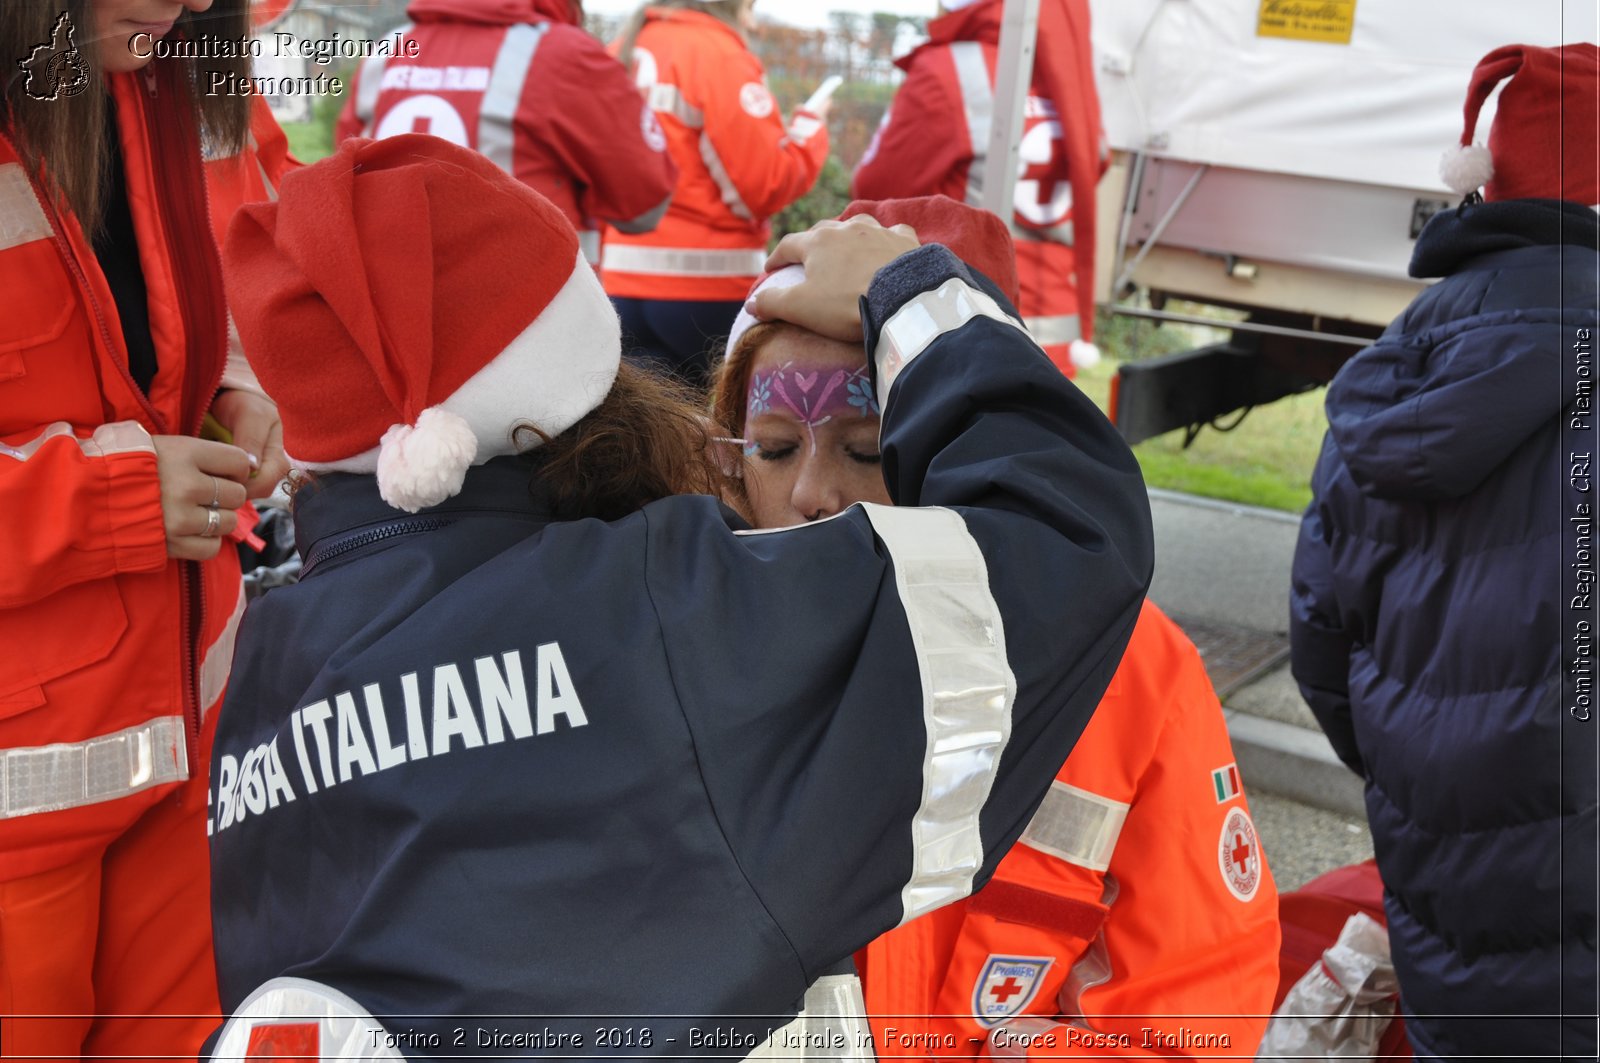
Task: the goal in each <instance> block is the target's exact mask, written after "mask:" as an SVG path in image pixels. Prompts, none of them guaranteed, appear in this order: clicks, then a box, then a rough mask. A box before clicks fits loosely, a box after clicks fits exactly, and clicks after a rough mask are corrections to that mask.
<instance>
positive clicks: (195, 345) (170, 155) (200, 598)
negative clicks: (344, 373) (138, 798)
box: [143, 69, 228, 772]
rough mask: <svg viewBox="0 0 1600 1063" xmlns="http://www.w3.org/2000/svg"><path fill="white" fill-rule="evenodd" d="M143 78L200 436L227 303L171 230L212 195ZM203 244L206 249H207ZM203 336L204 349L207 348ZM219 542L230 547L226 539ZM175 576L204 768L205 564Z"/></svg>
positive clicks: (185, 231)
mask: <svg viewBox="0 0 1600 1063" xmlns="http://www.w3.org/2000/svg"><path fill="white" fill-rule="evenodd" d="M144 81H145V89H146V91H145V93H144V96H143V104H144V116H145V127H146V129H147V130H149V135H150V139H151V142H152V146H153V148H154V151H153V156H154V158H155V159H156V160H161V161H163V162H166V163H167V166H168V169H167V170H166V171H165V172H164V173H163V174H162V176H163V177H165V178H167V180H165V181H161V180H158V181H157V182H156V189H157V192H158V194H159V195H160V196H161V198H162V200H163V201H164V202H165V204H166V206H167V209H166V210H163V211H162V212H161V217H162V220H163V226H162V228H163V230H164V232H165V235H166V241H167V257H168V261H170V262H171V263H172V266H173V278H174V280H175V281H176V282H177V295H178V307H179V313H180V315H181V316H182V318H183V322H184V335H185V339H186V342H187V347H188V349H187V351H186V352H185V355H186V357H185V368H186V369H188V370H190V371H194V372H198V371H199V370H200V368H201V367H202V366H204V365H205V364H206V362H205V358H206V356H208V355H209V356H210V358H211V360H212V362H213V370H212V372H211V373H210V375H209V377H208V379H207V386H205V387H204V388H203V389H202V390H200V391H199V392H197V393H195V397H196V400H197V401H195V402H194V405H193V406H192V407H187V405H186V409H185V412H186V413H188V414H190V420H189V421H188V422H187V423H186V424H185V425H184V426H183V427H184V431H185V434H187V435H191V436H197V435H199V434H200V426H201V423H202V422H203V421H204V419H205V414H206V410H208V409H209V408H210V406H211V400H212V399H213V398H215V396H216V393H217V390H218V388H220V387H221V385H222V377H223V374H224V373H225V372H226V371H227V318H226V311H225V310H223V311H222V312H221V313H220V314H218V310H219V309H220V308H221V306H222V303H221V299H222V295H221V293H220V292H219V291H218V289H217V284H216V282H217V277H216V274H215V272H213V271H212V270H208V269H205V268H203V267H201V266H200V263H201V261H202V260H204V259H206V258H213V259H214V257H215V251H214V250H213V249H211V248H209V247H202V246H198V245H197V240H196V236H195V231H196V230H195V227H194V225H186V226H183V228H182V236H183V238H184V239H185V242H186V245H187V246H180V245H179V238H178V236H177V235H176V234H177V233H178V226H179V225H181V224H182V219H183V218H184V216H185V211H186V210H192V209H193V207H194V205H195V204H196V202H198V204H199V206H200V214H199V217H198V219H197V220H196V224H199V225H205V226H209V225H210V217H211V215H210V202H209V197H208V194H207V191H206V188H205V174H204V172H203V170H202V169H201V167H202V166H203V163H202V162H200V161H199V152H200V146H199V143H198V137H199V131H198V129H197V128H195V127H193V126H191V124H190V123H188V122H183V121H172V120H168V121H163V120H162V117H161V116H160V115H158V114H157V113H156V101H157V99H158V92H159V88H158V82H157V74H156V71H155V70H154V69H147V70H146V71H145V78H144ZM191 130H192V131H193V132H194V134H195V136H196V140H197V142H196V143H195V144H192V145H191V144H188V143H186V142H185V134H187V133H189V132H190V131H191ZM191 152H192V153H193V154H192V155H191ZM179 160H181V161H179ZM196 178H198V179H199V191H198V194H197V193H196V188H195V184H196ZM174 192H176V193H177V194H174ZM201 237H202V238H203V239H205V240H206V241H210V240H211V234H210V232H209V230H207V231H205V232H203V233H202V234H201ZM208 250H209V251H210V252H211V253H210V254H209V255H208V254H207V251H208ZM213 264H215V263H213ZM208 313H209V314H213V315H217V318H218V319H219V320H218V319H214V320H212V321H211V322H210V323H209V324H210V327H209V328H206V321H205V316H204V315H206V314H208ZM219 324H220V326H221V328H220V329H219V328H218V325H219ZM202 330H204V331H202ZM208 341H209V343H210V349H209V350H207V344H208ZM218 344H220V345H221V346H220V355H221V356H220V357H218V353H219V352H218V347H217V345H218ZM189 397H190V394H189V392H188V390H187V389H185V391H184V398H185V400H186V402H187V400H188V399H189ZM223 548H224V549H227V548H228V547H227V545H226V544H224V546H223ZM179 582H180V584H181V586H182V590H183V598H182V611H181V619H182V621H183V629H184V631H186V632H187V633H188V636H189V637H188V638H187V639H186V640H185V643H184V669H183V679H184V708H185V714H186V716H187V720H188V727H187V728H186V731H187V737H188V745H189V762H190V764H191V766H192V767H191V769H190V770H191V771H193V772H198V771H204V770H207V769H206V768H205V767H204V766H202V765H200V764H199V758H200V716H201V713H202V712H203V711H204V709H205V706H204V705H201V704H200V664H201V641H202V639H203V638H204V637H205V623H206V596H205V584H204V571H203V569H202V568H201V566H200V564H199V563H198V562H194V561H185V562H182V564H181V566H180V568H179Z"/></svg>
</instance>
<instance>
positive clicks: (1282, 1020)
mask: <svg viewBox="0 0 1600 1063" xmlns="http://www.w3.org/2000/svg"><path fill="white" fill-rule="evenodd" d="M1399 989H1400V983H1399V981H1398V980H1397V979H1396V977H1395V973H1394V964H1393V963H1392V962H1391V961H1390V959H1389V932H1388V931H1387V930H1385V929H1384V927H1383V926H1382V925H1381V924H1379V923H1378V922H1377V921H1376V920H1374V919H1373V918H1372V917H1371V916H1368V915H1365V914H1363V913H1357V914H1355V915H1352V916H1351V917H1350V918H1349V920H1347V921H1346V922H1345V924H1344V929H1343V930H1341V931H1339V940H1338V941H1337V942H1335V943H1334V945H1333V947H1332V948H1330V949H1328V950H1327V951H1326V952H1324V953H1323V954H1322V961H1321V962H1320V963H1315V964H1312V966H1311V969H1310V970H1308V971H1307V972H1306V973H1305V975H1304V976H1302V977H1301V979H1300V981H1298V982H1296V983H1295V984H1294V987H1293V988H1292V989H1290V990H1289V995H1288V996H1286V997H1284V998H1283V1004H1282V1005H1280V1006H1279V1008H1278V1012H1277V1014H1276V1015H1274V1016H1273V1017H1272V1021H1271V1022H1270V1023H1268V1024H1267V1035H1266V1037H1265V1038H1264V1039H1263V1040H1262V1042H1261V1048H1260V1049H1259V1050H1258V1051H1257V1054H1256V1063H1280V1061H1282V1063H1288V1061H1290V1060H1303V1059H1308V1058H1309V1059H1349V1058H1352V1057H1369V1058H1370V1057H1372V1056H1375V1055H1377V1054H1378V1042H1379V1041H1380V1040H1381V1039H1382V1038H1383V1034H1384V1031H1385V1030H1387V1029H1388V1028H1389V1023H1390V1022H1392V1021H1393V1019H1394V1009H1395V1002H1396V1000H1397V999H1398V996H1399Z"/></svg>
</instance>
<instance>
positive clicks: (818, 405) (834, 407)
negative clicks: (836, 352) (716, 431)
mask: <svg viewBox="0 0 1600 1063" xmlns="http://www.w3.org/2000/svg"><path fill="white" fill-rule="evenodd" d="M774 411H781V412H784V413H788V414H790V415H791V416H793V417H794V418H795V420H796V421H798V422H799V423H800V424H801V425H802V426H803V427H804V428H805V429H806V433H807V435H808V436H809V437H810V441H811V452H812V453H813V454H815V453H816V451H817V433H816V429H817V428H818V427H820V426H821V425H824V424H827V423H828V422H829V421H831V420H833V419H834V418H835V417H841V418H842V417H856V418H861V417H877V416H878V399H877V396H876V395H874V394H873V392H872V381H871V380H870V379H869V378H868V376H867V370H866V367H865V366H863V367H862V368H860V369H856V370H853V371H852V370H847V369H840V368H839V367H837V366H824V365H812V364H808V363H803V362H785V363H784V364H783V365H781V366H779V367H778V368H776V369H774V370H772V371H770V372H766V373H759V372H757V373H751V374H750V391H749V396H748V405H747V407H746V414H745V416H746V417H747V418H753V417H757V416H760V415H761V414H764V413H772V412H774ZM755 451H756V446H755V444H753V443H751V444H747V445H746V446H745V454H746V455H747V456H748V455H752V454H754V453H755Z"/></svg>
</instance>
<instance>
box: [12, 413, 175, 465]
mask: <svg viewBox="0 0 1600 1063" xmlns="http://www.w3.org/2000/svg"><path fill="white" fill-rule="evenodd" d="M52 439H70V440H72V441H73V442H74V443H76V444H77V445H78V449H79V450H81V451H83V456H84V457H86V458H109V457H111V456H112V455H113V454H136V453H143V454H154V453H155V452H156V444H155V440H153V439H151V438H150V433H149V432H148V431H146V430H145V427H144V425H142V424H140V423H139V422H138V421H116V422H113V423H112V424H103V425H101V426H100V427H99V428H96V429H95V430H94V435H92V436H90V437H89V438H88V439H79V438H78V435H77V433H76V432H74V431H73V430H72V426H71V425H70V424H68V423H67V422H65V421H56V422H55V423H54V424H49V425H46V426H45V429H44V431H42V432H40V433H39V434H38V435H36V436H34V437H33V438H32V439H29V440H27V441H26V442H23V443H19V444H17V445H16V446H14V447H13V446H8V445H6V444H4V443H0V458H14V459H15V460H17V461H28V460H29V459H31V458H32V457H33V456H34V455H35V454H37V453H39V450H40V448H42V447H43V446H44V445H45V444H46V443H48V442H50V441H51V440H52Z"/></svg>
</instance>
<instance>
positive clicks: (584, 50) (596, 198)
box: [519, 26, 678, 231]
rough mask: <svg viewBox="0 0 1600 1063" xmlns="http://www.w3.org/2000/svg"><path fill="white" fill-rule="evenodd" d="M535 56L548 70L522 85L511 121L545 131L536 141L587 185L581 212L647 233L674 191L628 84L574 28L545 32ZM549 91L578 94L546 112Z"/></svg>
mask: <svg viewBox="0 0 1600 1063" xmlns="http://www.w3.org/2000/svg"><path fill="white" fill-rule="evenodd" d="M557 44H559V47H554V48H552V47H550V45H557ZM539 55H540V58H539V59H537V60H536V62H538V63H540V64H541V66H543V64H545V63H549V64H550V65H549V66H547V67H544V69H542V70H539V71H538V72H537V73H538V76H537V77H530V78H529V79H528V84H527V88H526V90H525V92H524V95H523V102H522V107H523V112H522V115H521V116H519V117H520V118H521V119H522V120H524V121H529V120H532V121H534V122H537V124H539V125H540V126H541V127H542V128H543V129H547V130H548V132H547V134H546V135H544V136H542V137H541V142H543V143H546V144H548V145H549V147H550V150H551V151H553V152H554V153H555V154H556V155H557V157H559V158H560V160H561V162H562V164H563V165H564V167H565V168H566V170H567V172H568V173H570V174H571V175H572V176H573V177H574V179H576V180H577V181H578V182H579V183H580V184H582V185H586V186H587V188H588V192H587V194H586V195H585V196H584V198H583V201H582V208H583V210H584V213H585V214H588V215H590V216H592V217H596V218H600V219H602V220H604V221H608V222H611V223H612V224H614V225H617V226H618V228H622V229H624V231H632V230H631V229H630V228H629V227H628V225H627V223H629V222H637V223H638V224H639V225H640V226H642V228H640V229H639V231H647V229H649V228H654V227H655V226H654V222H655V221H658V220H659V218H660V214H662V213H665V208H666V205H667V203H668V201H669V200H670V199H671V198H672V190H673V189H674V188H675V187H676V186H677V183H678V167H677V165H676V164H674V163H673V161H672V155H671V154H670V153H669V152H668V151H667V138H666V135H665V134H664V133H663V132H662V130H661V126H660V124H659V123H658V122H657V121H656V116H655V112H654V111H652V110H650V107H649V105H648V104H647V103H646V102H645V99H644V96H643V95H642V94H641V93H640V92H639V90H638V88H637V87H636V86H635V85H634V83H633V78H632V77H630V76H629V74H628V71H627V69H626V68H625V67H623V65H622V64H621V63H619V62H617V60H615V59H613V58H612V57H611V56H610V55H608V54H606V51H605V48H604V46H603V45H601V43H600V42H599V41H597V40H595V39H594V38H593V37H591V36H589V34H587V33H585V32H583V31H582V30H579V29H575V28H570V27H564V26H555V27H552V28H551V29H550V31H549V39H548V41H547V42H546V45H545V46H544V47H543V48H541V49H540V53H539ZM552 85H582V86H583V87H584V90H583V92H581V93H564V94H561V96H560V104H559V105H558V106H555V107H552V106H551V103H550V86H552Z"/></svg>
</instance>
